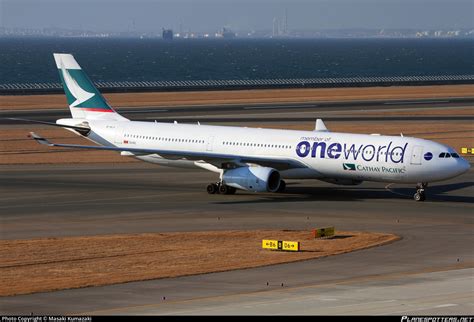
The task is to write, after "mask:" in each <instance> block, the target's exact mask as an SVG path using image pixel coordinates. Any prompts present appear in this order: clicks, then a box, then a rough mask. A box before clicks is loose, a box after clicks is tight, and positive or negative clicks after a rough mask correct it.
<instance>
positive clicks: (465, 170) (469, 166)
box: [462, 158, 471, 173]
mask: <svg viewBox="0 0 474 322" xmlns="http://www.w3.org/2000/svg"><path fill="white" fill-rule="evenodd" d="M462 167H463V173H464V172H467V171H469V169H470V168H471V165H470V164H469V162H468V161H467V160H466V159H464V158H462Z"/></svg>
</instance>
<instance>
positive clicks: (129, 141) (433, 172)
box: [58, 119, 469, 183]
mask: <svg viewBox="0 0 474 322" xmlns="http://www.w3.org/2000/svg"><path fill="white" fill-rule="evenodd" d="M71 121H73V122H74V123H75V124H77V122H78V120H77V119H75V120H72V119H65V120H58V123H63V124H67V123H71ZM88 123H89V126H90V127H91V129H92V131H91V133H90V135H89V139H90V140H92V141H94V142H96V143H99V144H101V145H105V146H116V147H124V150H126V149H127V148H146V149H166V150H176V151H193V152H205V153H215V154H225V155H236V156H243V155H244V156H264V157H271V158H274V159H278V158H282V159H291V160H295V161H297V162H299V163H301V164H303V165H304V167H301V168H297V169H289V170H283V171H280V173H281V176H282V178H294V179H322V180H333V181H334V180H340V181H341V182H343V181H344V180H354V181H380V182H401V183H403V182H404V183H417V182H434V181H440V180H445V179H449V178H452V177H454V176H457V175H460V174H462V173H464V172H465V171H467V169H469V163H468V162H467V161H466V160H464V159H463V158H460V157H458V158H456V157H449V158H440V157H439V155H440V153H455V151H454V150H453V149H452V148H450V147H448V146H446V145H443V144H440V143H436V142H433V141H428V140H424V139H418V138H412V137H403V136H382V135H365V134H350V133H336V132H320V131H293V130H279V129H261V128H247V127H230V126H208V125H194V124H173V123H153V122H135V121H91V120H88ZM125 155H132V156H135V157H137V158H139V159H141V160H143V161H147V162H152V163H157V164H162V165H168V166H177V167H189V166H191V167H196V166H197V167H200V168H204V169H207V170H211V171H215V172H221V171H222V170H220V169H218V168H217V167H214V166H212V165H208V164H206V163H205V162H199V161H187V160H183V159H180V160H172V159H170V158H169V157H167V158H166V159H165V158H162V157H160V156H159V155H157V154H150V155H143V154H142V155H134V154H132V153H128V154H127V153H125ZM430 156H431V157H430ZM335 183H337V182H335Z"/></svg>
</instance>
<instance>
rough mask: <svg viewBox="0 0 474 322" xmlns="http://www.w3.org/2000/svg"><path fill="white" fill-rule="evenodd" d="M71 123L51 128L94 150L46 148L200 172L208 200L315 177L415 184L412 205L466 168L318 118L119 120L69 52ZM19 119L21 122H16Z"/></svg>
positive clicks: (423, 149) (446, 155) (436, 148)
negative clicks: (251, 123)
mask: <svg viewBox="0 0 474 322" xmlns="http://www.w3.org/2000/svg"><path fill="white" fill-rule="evenodd" d="M53 55H54V59H55V62H56V67H57V68H58V71H59V75H60V78H61V81H62V85H63V87H64V91H65V94H66V97H67V101H68V104H69V109H70V111H71V115H72V118H65V119H59V120H57V121H56V123H53V122H43V121H34V120H27V121H30V122H34V123H40V124H48V125H53V126H58V127H62V128H65V129H67V130H70V131H72V132H74V133H76V134H77V135H80V136H83V137H85V138H87V139H88V140H90V141H92V142H94V143H96V144H98V145H77V144H62V143H52V142H50V141H48V140H47V139H45V138H43V137H41V136H40V135H38V134H36V133H34V132H30V135H31V137H32V138H33V139H35V140H36V141H37V142H38V143H41V144H44V145H47V146H50V147H63V148H75V149H92V150H106V151H117V152H120V153H121V155H123V156H131V157H135V158H137V159H140V160H142V161H146V162H151V163H155V164H159V165H164V166H173V167H185V168H189V167H191V168H201V169H205V170H209V171H212V172H215V173H217V174H218V175H219V180H218V181H217V182H215V183H210V184H209V185H207V187H206V190H207V192H208V193H209V194H234V193H235V192H236V191H237V190H238V189H240V190H246V191H252V192H282V191H284V190H285V187H286V183H285V179H317V180H321V181H325V182H329V183H333V184H337V185H359V184H361V183H362V182H363V181H375V182H389V183H413V184H416V193H415V194H414V196H413V198H414V200H416V201H424V200H425V199H426V195H425V189H426V187H427V186H428V183H432V182H436V181H442V180H447V179H450V178H453V177H456V176H459V175H461V174H463V173H465V172H466V171H468V170H469V168H470V165H469V163H468V162H467V161H466V160H465V159H464V158H462V157H460V156H459V154H457V153H456V151H455V150H454V149H453V148H451V147H449V146H446V145H444V144H440V143H437V142H434V141H429V140H424V139H419V138H414V137H405V136H403V135H400V136H385V135H380V134H353V133H336V132H330V131H329V130H328V129H327V128H326V126H325V124H324V122H323V121H322V120H321V119H318V120H317V121H316V123H315V128H314V130H313V131H296V130H280V129H261V128H247V127H245V128H244V127H235V126H234V127H233V126H210V125H201V124H199V122H198V124H178V123H177V122H174V123H160V122H156V121H155V122H137V121H131V120H129V119H127V118H125V117H123V116H121V115H120V114H118V113H117V112H116V111H115V110H114V109H113V108H112V107H111V106H110V105H109V104H108V103H107V101H106V100H105V98H104V97H103V96H102V95H101V93H100V92H99V91H98V90H97V88H96V87H95V86H94V84H93V83H92V82H91V81H90V79H89V78H88V77H87V75H86V74H85V72H83V70H82V69H81V67H80V66H79V64H78V63H77V62H76V60H75V58H74V57H73V56H72V55H71V54H63V53H58V54H53ZM17 120H19V119H17Z"/></svg>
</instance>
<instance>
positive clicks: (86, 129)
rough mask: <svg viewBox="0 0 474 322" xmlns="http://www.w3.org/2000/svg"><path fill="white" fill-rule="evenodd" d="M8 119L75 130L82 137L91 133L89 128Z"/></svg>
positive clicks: (13, 119) (15, 119)
mask: <svg viewBox="0 0 474 322" xmlns="http://www.w3.org/2000/svg"><path fill="white" fill-rule="evenodd" d="M7 119H8V120H12V121H22V122H29V123H37V124H45V125H50V126H57V127H63V128H67V129H73V130H76V131H77V132H79V133H81V134H82V135H87V134H89V132H90V131H91V129H90V128H89V127H82V126H74V125H66V124H58V123H53V122H46V121H36V120H29V119H22V118H14V117H9V118H7Z"/></svg>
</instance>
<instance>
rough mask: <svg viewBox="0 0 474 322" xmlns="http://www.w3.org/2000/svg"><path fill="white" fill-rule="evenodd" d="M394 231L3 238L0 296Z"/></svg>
mask: <svg viewBox="0 0 474 322" xmlns="http://www.w3.org/2000/svg"><path fill="white" fill-rule="evenodd" d="M262 239H277V240H294V241H300V242H301V243H302V244H301V245H302V247H301V248H302V250H303V251H302V252H298V253H294V252H278V251H270V250H263V249H261V241H262ZM398 239H399V238H398V237H397V236H395V235H392V234H382V233H368V232H338V233H337V236H336V238H334V239H326V240H320V239H313V238H312V237H311V233H310V232H309V231H281V230H277V231H270V230H255V231H213V232H179V233H146V234H136V235H132V234H127V235H103V236H89V237H65V238H42V239H28V240H1V241H0V263H1V264H0V285H1V289H0V296H10V295H18V294H28V293H34V292H46V291H54V290H61V289H69V288H79V287H86V286H98V285H109V284H115V283H124V282H131V281H141V280H149V279H157V278H165V277H176V276H183V275H193V274H203V273H210V272H217V271H227V270H235V269H242V268H251V267H258V266H264V265H273V264H279V263H287V262H294V261H301V260H307V259H312V258H320V257H324V256H330V255H336V254H341V253H347V252H351V251H355V250H359V249H364V248H368V247H374V246H378V245H383V244H386V243H390V242H393V241H396V240H398Z"/></svg>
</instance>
